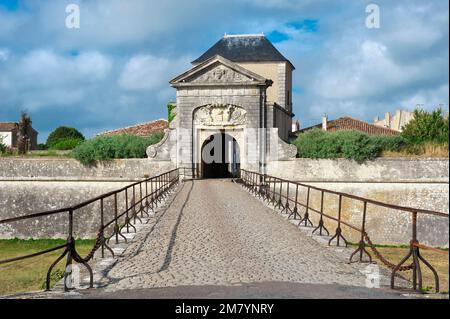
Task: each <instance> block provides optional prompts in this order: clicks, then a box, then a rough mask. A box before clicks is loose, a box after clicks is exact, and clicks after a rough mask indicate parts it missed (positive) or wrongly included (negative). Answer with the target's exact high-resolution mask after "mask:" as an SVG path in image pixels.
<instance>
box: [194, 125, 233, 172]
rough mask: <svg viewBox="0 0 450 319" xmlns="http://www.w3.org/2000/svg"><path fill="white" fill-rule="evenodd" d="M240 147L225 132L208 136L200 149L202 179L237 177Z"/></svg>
mask: <svg viewBox="0 0 450 319" xmlns="http://www.w3.org/2000/svg"><path fill="white" fill-rule="evenodd" d="M240 165H241V162H240V147H239V143H238V142H237V141H236V139H235V138H234V137H232V136H231V135H229V134H226V133H225V131H221V132H220V133H215V134H212V135H210V136H209V137H208V138H207V139H206V140H205V141H204V142H203V144H202V147H201V176H202V178H230V177H236V176H238V175H239V170H240Z"/></svg>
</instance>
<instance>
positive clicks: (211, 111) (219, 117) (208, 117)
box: [194, 104, 247, 126]
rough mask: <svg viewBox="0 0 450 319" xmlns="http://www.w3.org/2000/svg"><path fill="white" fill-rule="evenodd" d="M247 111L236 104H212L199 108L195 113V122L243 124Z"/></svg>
mask: <svg viewBox="0 0 450 319" xmlns="http://www.w3.org/2000/svg"><path fill="white" fill-rule="evenodd" d="M246 116H247V112H246V111H245V110H244V109H243V108H241V107H239V106H235V105H216V104H210V105H206V106H203V107H201V108H199V109H198V110H197V111H196V112H195V114H194V123H195V124H199V125H205V126H230V125H243V124H245V121H246Z"/></svg>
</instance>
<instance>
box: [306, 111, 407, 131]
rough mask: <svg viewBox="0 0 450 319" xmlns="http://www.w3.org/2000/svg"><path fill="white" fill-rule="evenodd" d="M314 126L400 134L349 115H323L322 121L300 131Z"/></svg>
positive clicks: (338, 129)
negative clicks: (330, 116) (330, 117)
mask: <svg viewBox="0 0 450 319" xmlns="http://www.w3.org/2000/svg"><path fill="white" fill-rule="evenodd" d="M313 128H321V129H322V130H324V131H329V132H337V131H360V132H363V133H366V134H369V135H398V134H400V132H398V131H395V130H392V129H390V128H387V127H382V126H377V125H374V124H370V123H367V122H364V121H361V120H358V119H355V118H352V117H349V116H344V117H340V118H337V119H335V120H328V117H327V116H326V115H324V116H323V118H322V123H320V124H317V125H313V126H310V127H306V128H304V129H301V130H299V131H298V133H303V132H305V131H308V130H311V129H313Z"/></svg>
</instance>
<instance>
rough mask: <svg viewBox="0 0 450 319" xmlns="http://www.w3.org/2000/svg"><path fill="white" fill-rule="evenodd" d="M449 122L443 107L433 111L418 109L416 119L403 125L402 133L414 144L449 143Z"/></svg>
mask: <svg viewBox="0 0 450 319" xmlns="http://www.w3.org/2000/svg"><path fill="white" fill-rule="evenodd" d="M448 124H449V123H448V116H444V114H443V111H442V109H441V108H437V109H435V110H433V111H432V112H427V111H425V110H423V109H416V110H415V111H414V119H413V120H412V121H410V122H409V123H408V124H406V125H405V126H404V127H403V133H402V135H403V137H404V138H405V139H407V140H408V141H410V142H411V143H414V144H422V143H426V142H432V143H437V144H448V128H449V125H448Z"/></svg>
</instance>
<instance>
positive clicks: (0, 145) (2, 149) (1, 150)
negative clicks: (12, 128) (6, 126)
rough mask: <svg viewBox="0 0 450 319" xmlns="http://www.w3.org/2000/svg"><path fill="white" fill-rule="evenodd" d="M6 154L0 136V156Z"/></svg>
mask: <svg viewBox="0 0 450 319" xmlns="http://www.w3.org/2000/svg"><path fill="white" fill-rule="evenodd" d="M4 152H6V145H5V144H4V142H3V136H1V135H0V154H2V153H4Z"/></svg>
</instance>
